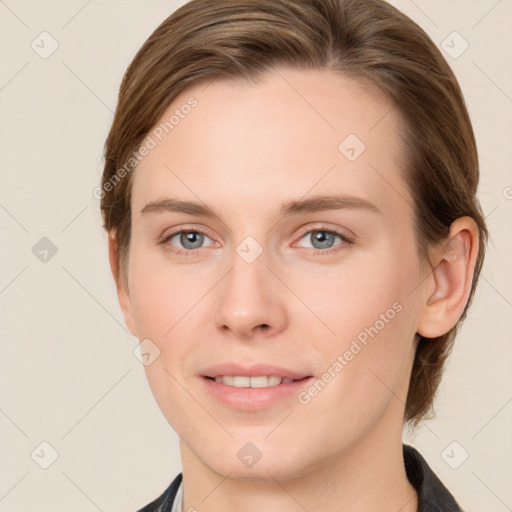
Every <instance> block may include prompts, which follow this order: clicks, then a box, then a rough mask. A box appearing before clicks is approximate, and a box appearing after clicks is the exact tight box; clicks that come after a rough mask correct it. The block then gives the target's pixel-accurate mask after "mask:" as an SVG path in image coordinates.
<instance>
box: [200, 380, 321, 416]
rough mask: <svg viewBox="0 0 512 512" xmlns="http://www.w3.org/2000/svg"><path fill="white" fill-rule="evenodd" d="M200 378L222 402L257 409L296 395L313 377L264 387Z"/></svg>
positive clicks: (248, 409)
mask: <svg viewBox="0 0 512 512" xmlns="http://www.w3.org/2000/svg"><path fill="white" fill-rule="evenodd" d="M202 380H203V382H204V384H205V386H206V389H207V390H208V391H209V393H211V394H212V395H213V396H214V397H215V398H216V399H217V400H218V401H220V402H221V403H222V404H224V405H227V406H228V407H231V408H233V409H238V410H240V411H259V410H261V409H266V408H268V407H271V406H272V405H274V404H276V403H278V402H280V401H282V400H285V399H287V398H288V399H289V398H290V397H292V396H295V397H296V396H297V394H298V393H299V392H300V391H301V390H302V389H303V388H305V387H307V386H309V385H310V383H311V381H312V380H313V377H306V378H305V379H302V380H295V381H293V382H287V383H286V384H278V385H277V386H268V387H266V388H236V387H235V386H228V385H227V384H223V383H222V382H216V381H215V380H213V379H209V378H207V377H202Z"/></svg>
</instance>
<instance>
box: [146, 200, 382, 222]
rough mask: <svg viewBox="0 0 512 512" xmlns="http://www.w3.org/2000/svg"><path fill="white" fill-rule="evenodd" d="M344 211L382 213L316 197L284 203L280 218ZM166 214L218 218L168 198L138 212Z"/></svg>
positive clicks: (201, 206)
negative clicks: (357, 210)
mask: <svg viewBox="0 0 512 512" xmlns="http://www.w3.org/2000/svg"><path fill="white" fill-rule="evenodd" d="M344 209H363V210H367V211H370V212H374V213H382V212H381V211H380V210H379V208H377V206H376V205H375V204H373V203H372V202H370V201H368V200H367V199H363V198H362V197H356V196H316V197H312V198H309V199H299V200H290V201H286V202H285V203H284V204H283V205H282V207H281V212H280V217H281V218H282V217H289V216H292V215H301V214H307V213H315V212H325V211H333V210H344ZM166 212H178V213H185V214H189V215H195V216H198V217H204V218H207V219H211V218H220V216H219V215H218V214H217V213H216V212H215V210H213V209H212V208H210V207H209V206H207V205H205V204H202V203H198V202H195V201H181V200H178V199H170V198H166V199H159V200H156V201H151V202H149V203H147V204H146V206H144V208H142V210H141V211H140V213H141V215H144V214H147V213H166Z"/></svg>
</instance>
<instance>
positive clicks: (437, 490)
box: [138, 444, 464, 512]
mask: <svg viewBox="0 0 512 512" xmlns="http://www.w3.org/2000/svg"><path fill="white" fill-rule="evenodd" d="M402 448H403V455H404V464H405V471H406V473H407V478H408V479H409V482H410V483H411V485H412V486H413V487H414V488H415V489H416V492H417V493H418V512H464V511H463V510H462V509H461V508H460V507H459V505H458V504H457V502H456V501H455V498H454V497H453V496H452V495H451V494H450V492H449V491H448V489H447V488H446V487H445V486H444V485H443V483H442V482H441V481H440V480H439V478H437V476H436V474H435V473H434V472H433V471H432V470H431V469H430V467H429V465H428V464H427V462H426V460H425V459H424V458H423V457H422V455H421V454H420V453H419V452H418V451H417V450H416V449H415V448H413V447H412V446H409V445H406V444H403V445H402ZM181 480H182V473H180V474H179V475H178V476H177V477H176V478H175V479H174V480H173V482H172V483H171V485H169V487H168V488H167V489H166V490H165V491H164V492H163V494H162V495H161V496H160V497H158V498H157V499H156V500H155V501H153V502H151V503H150V504H149V505H146V506H145V507H144V508H143V509H141V510H139V511H138V512H171V510H172V505H173V502H174V498H175V496H176V493H177V491H178V488H179V486H180V484H181Z"/></svg>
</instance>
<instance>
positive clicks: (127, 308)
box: [108, 233, 137, 337]
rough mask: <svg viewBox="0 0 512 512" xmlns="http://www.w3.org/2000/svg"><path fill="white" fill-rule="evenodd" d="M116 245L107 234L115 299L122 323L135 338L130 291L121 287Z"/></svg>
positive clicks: (110, 234)
mask: <svg viewBox="0 0 512 512" xmlns="http://www.w3.org/2000/svg"><path fill="white" fill-rule="evenodd" d="M117 253H118V244H117V240H116V238H115V235H114V234H112V233H109V235H108V257H109V261H110V268H111V270H112V275H113V277H114V281H115V283H116V289H117V298H118V300H119V305H120V307H121V311H122V312H123V316H124V321H125V323H126V326H127V327H128V329H129V331H130V332H131V333H132V335H133V336H136V337H137V331H136V329H135V322H134V318H133V310H132V301H131V297H130V291H129V289H127V287H125V286H124V285H123V283H122V282H121V281H122V280H121V279H120V273H119V260H118V254H117Z"/></svg>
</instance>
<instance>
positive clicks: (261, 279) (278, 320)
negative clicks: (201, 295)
mask: <svg viewBox="0 0 512 512" xmlns="http://www.w3.org/2000/svg"><path fill="white" fill-rule="evenodd" d="M267 263H268V262H267V259H266V257H265V252H263V253H262V254H261V255H260V256H259V257H258V258H257V259H256V260H255V261H253V262H251V263H248V262H247V261H245V260H244V259H243V258H242V257H240V256H239V255H238V254H237V253H235V255H234V257H233V265H232V268H231V270H230V271H229V272H228V274H227V275H226V276H225V278H224V279H223V280H222V282H221V283H219V285H218V287H216V288H217V295H216V297H215V300H216V301H217V306H216V308H215V322H216V326H217V327H218V328H219V329H220V330H222V331H224V333H223V334H224V335H226V334H228V335H230V336H232V337H233V338H235V339H244V340H250V339H254V338H256V337H261V336H263V337H265V338H266V337H271V336H274V335H276V334H277V333H279V332H281V331H282V330H284V329H285V326H286V324H287V312H286V308H285V303H286V302H285V301H286V297H285V294H286V289H285V287H284V286H283V284H282V283H281V282H280V281H279V279H277V277H276V276H275V270H274V269H272V270H270V268H268V266H267ZM288 299H289V298H288Z"/></svg>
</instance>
